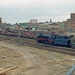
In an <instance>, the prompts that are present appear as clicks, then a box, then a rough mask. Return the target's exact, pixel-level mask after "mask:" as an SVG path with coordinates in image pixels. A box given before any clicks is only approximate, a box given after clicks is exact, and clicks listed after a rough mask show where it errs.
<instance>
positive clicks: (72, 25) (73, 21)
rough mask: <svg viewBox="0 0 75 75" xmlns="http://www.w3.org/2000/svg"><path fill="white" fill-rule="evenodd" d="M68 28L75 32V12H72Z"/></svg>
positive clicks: (69, 30)
mask: <svg viewBox="0 0 75 75" xmlns="http://www.w3.org/2000/svg"><path fill="white" fill-rule="evenodd" d="M66 28H67V31H68V32H75V13H71V14H70V19H67V25H66Z"/></svg>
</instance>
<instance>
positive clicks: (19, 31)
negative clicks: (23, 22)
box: [16, 23, 20, 45]
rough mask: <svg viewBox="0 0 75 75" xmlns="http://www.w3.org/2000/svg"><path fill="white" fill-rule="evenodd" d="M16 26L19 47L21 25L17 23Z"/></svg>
mask: <svg viewBox="0 0 75 75" xmlns="http://www.w3.org/2000/svg"><path fill="white" fill-rule="evenodd" d="M16 26H17V27H18V40H17V42H18V45H20V25H19V24H18V23H16Z"/></svg>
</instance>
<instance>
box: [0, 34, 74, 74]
mask: <svg viewBox="0 0 75 75" xmlns="http://www.w3.org/2000/svg"><path fill="white" fill-rule="evenodd" d="M74 50H75V49H73V48H66V47H56V46H51V45H43V44H38V43H37V42H36V41H35V40H33V39H26V38H19V39H18V38H17V37H11V36H4V35H0V75H66V73H67V72H68V70H69V69H70V68H71V67H72V66H73V65H74V64H75V51H74ZM73 75H75V73H74V74H73Z"/></svg>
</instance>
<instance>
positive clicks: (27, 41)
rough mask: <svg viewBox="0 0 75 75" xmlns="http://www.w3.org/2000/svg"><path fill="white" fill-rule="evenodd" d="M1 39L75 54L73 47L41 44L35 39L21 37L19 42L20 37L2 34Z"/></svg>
mask: <svg viewBox="0 0 75 75" xmlns="http://www.w3.org/2000/svg"><path fill="white" fill-rule="evenodd" d="M0 40H3V41H8V42H11V43H16V44H18V43H19V44H20V45H27V46H31V47H35V48H39V49H44V50H48V51H55V52H59V53H63V54H69V55H73V56H75V49H73V48H66V47H59V46H52V45H45V44H40V43H37V42H36V41H35V40H34V39H26V38H20V39H19V42H18V37H11V36H4V35H0Z"/></svg>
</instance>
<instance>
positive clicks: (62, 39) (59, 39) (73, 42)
mask: <svg viewBox="0 0 75 75" xmlns="http://www.w3.org/2000/svg"><path fill="white" fill-rule="evenodd" d="M37 42H38V43H43V44H49V45H56V46H65V47H75V37H74V36H73V35H70V36H67V35H59V34H54V33H52V34H50V35H45V34H40V35H38V36H37Z"/></svg>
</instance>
